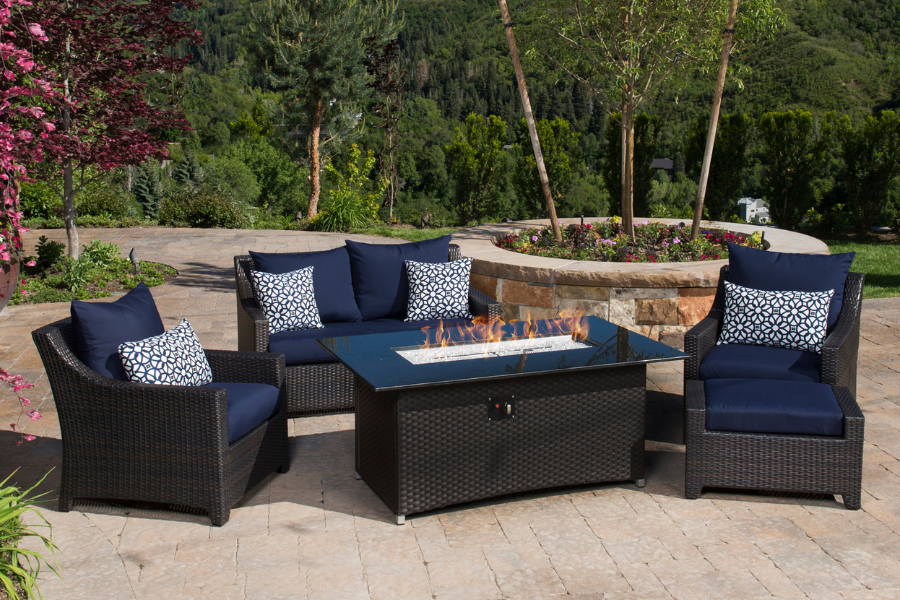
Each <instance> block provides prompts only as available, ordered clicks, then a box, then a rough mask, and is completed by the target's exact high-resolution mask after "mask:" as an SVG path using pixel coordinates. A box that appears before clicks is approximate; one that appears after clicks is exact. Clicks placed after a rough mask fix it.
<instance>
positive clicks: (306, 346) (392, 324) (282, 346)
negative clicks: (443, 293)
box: [269, 319, 471, 366]
mask: <svg viewBox="0 0 900 600" xmlns="http://www.w3.org/2000/svg"><path fill="white" fill-rule="evenodd" d="M464 323H471V321H470V320H469V319H445V320H444V326H445V327H453V326H455V325H461V324H464ZM437 324H438V320H433V321H411V322H406V321H403V320H400V319H374V320H372V321H362V322H360V323H325V327H324V328H322V329H298V330H295V331H282V332H281V333H276V334H273V335H271V336H269V352H275V353H277V354H284V362H285V364H287V365H288V366H297V365H311V364H317V363H328V362H335V361H336V359H335V358H334V356H332V355H331V353H330V352H328V351H327V350H326V349H325V348H323V347H322V346H321V345H319V343H318V342H316V340H320V339H322V338H328V337H341V336H345V335H365V334H369V333H390V332H393V331H415V330H416V329H422V328H423V327H433V326H436V325H437ZM423 339H424V338H423Z"/></svg>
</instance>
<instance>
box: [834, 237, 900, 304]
mask: <svg viewBox="0 0 900 600" xmlns="http://www.w3.org/2000/svg"><path fill="white" fill-rule="evenodd" d="M824 242H825V243H826V244H828V248H829V249H830V250H831V253H832V254H835V253H838V252H856V258H855V259H854V260H853V266H852V267H850V270H851V271H854V272H856V273H864V274H865V276H866V283H865V287H863V298H892V297H894V296H900V245H896V244H885V243H884V242H848V241H835V240H824Z"/></svg>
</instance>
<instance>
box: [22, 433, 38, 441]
mask: <svg viewBox="0 0 900 600" xmlns="http://www.w3.org/2000/svg"><path fill="white" fill-rule="evenodd" d="M36 439H37V438H36V437H34V436H33V435H31V434H28V435H26V436H25V441H26V442H33V441H34V440H36Z"/></svg>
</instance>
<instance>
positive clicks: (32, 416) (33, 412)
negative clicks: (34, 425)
mask: <svg viewBox="0 0 900 600" xmlns="http://www.w3.org/2000/svg"><path fill="white" fill-rule="evenodd" d="M25 414H26V415H28V418H29V419H31V420H32V421H37V420H38V419H40V418H41V413H39V412H38V411H37V410H29V411H28V412H27V413H25Z"/></svg>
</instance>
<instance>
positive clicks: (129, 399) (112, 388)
mask: <svg viewBox="0 0 900 600" xmlns="http://www.w3.org/2000/svg"><path fill="white" fill-rule="evenodd" d="M101 380H102V381H101ZM57 395H58V396H59V397H60V398H64V399H65V403H66V407H65V409H64V410H61V411H60V424H61V426H62V428H63V439H64V440H65V439H66V438H68V441H69V442H70V443H72V444H87V445H89V446H90V447H93V448H95V449H98V448H101V447H103V446H105V445H106V444H107V443H120V440H118V438H116V439H115V440H113V438H110V441H108V440H107V439H106V437H105V436H104V432H106V431H117V432H123V431H124V432H129V431H130V432H133V434H132V435H133V437H134V439H140V444H133V445H132V446H133V447H130V448H129V450H128V452H129V453H130V454H132V455H133V456H132V458H135V457H137V456H138V455H140V456H146V457H147V459H148V460H151V459H153V458H154V457H155V459H158V458H159V456H160V453H163V454H167V453H168V451H166V450H164V448H166V447H174V446H177V445H182V446H184V445H188V446H190V447H191V448H193V450H192V452H201V453H207V452H213V451H215V449H216V448H217V447H219V445H220V444H224V445H227V443H228V402H227V399H226V398H227V393H226V391H225V390H224V389H222V388H213V387H203V386H178V385H150V384H145V383H136V382H132V381H116V380H112V379H106V378H105V377H101V376H98V380H94V381H85V380H82V381H80V382H79V383H78V384H77V386H75V387H74V388H73V389H71V390H59V391H58V390H54V396H57ZM114 437H115V436H114ZM116 451H117V452H119V451H121V449H117V450H116Z"/></svg>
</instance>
